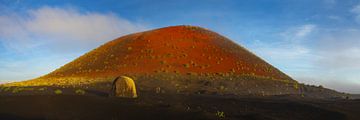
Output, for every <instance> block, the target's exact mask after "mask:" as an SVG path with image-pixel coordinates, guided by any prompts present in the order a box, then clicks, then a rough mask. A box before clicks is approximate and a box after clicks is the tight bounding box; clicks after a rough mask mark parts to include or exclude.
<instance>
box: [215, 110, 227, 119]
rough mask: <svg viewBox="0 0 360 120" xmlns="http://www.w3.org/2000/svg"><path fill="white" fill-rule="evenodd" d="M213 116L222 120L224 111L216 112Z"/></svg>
mask: <svg viewBox="0 0 360 120" xmlns="http://www.w3.org/2000/svg"><path fill="white" fill-rule="evenodd" d="M215 116H216V117H218V118H219V119H224V118H225V113H224V111H216V113H215Z"/></svg>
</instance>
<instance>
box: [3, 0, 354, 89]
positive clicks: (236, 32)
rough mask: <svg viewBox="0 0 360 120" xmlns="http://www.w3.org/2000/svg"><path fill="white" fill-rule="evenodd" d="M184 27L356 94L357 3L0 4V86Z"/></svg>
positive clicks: (144, 0)
mask: <svg viewBox="0 0 360 120" xmlns="http://www.w3.org/2000/svg"><path fill="white" fill-rule="evenodd" d="M184 24H186V25H196V26H201V27H205V28H208V29H211V30H213V31H215V32H218V33H220V34H222V35H224V36H226V37H228V38H230V39H231V40H234V41H235V42H237V43H238V44H240V45H242V46H244V47H246V48H247V49H249V50H250V51H252V52H254V53H255V54H257V55H258V56H260V57H262V58H263V59H265V60H266V61H268V62H269V63H271V64H272V65H274V66H275V67H278V68H279V69H281V70H282V71H284V72H285V73H287V74H289V75H290V76H292V77H293V78H295V79H297V80H298V81H299V82H303V83H306V84H315V85H323V86H326V87H329V88H332V89H336V90H339V91H343V92H351V93H360V0H256V1H255V0H181V1H180V0H167V1H157V0H131V1H125V0H124V1H119V0H103V1H88V0H77V1H74V0H58V1H57V0H49V1H35V0H17V1H16V0H0V83H4V82H12V81H20V80H26V79H31V78H35V77H38V76H40V75H44V74H46V73H49V72H51V71H53V70H55V69H56V68H58V67H60V66H62V65H64V64H66V63H67V62H70V61H71V60H73V59H75V58H77V57H78V56H80V55H82V54H84V53H86V52H87V51H89V50H91V49H93V48H96V47H97V46H99V45H101V44H103V43H106V42H107V41H110V40H112V39H114V38H117V37H120V36H122V35H126V34H129V33H133V32H139V31H143V30H150V29H154V28H159V27H165V26H173V25H184Z"/></svg>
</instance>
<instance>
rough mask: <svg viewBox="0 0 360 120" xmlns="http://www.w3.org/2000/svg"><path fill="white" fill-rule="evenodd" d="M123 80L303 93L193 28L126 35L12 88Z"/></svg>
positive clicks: (194, 89)
mask: <svg viewBox="0 0 360 120" xmlns="http://www.w3.org/2000/svg"><path fill="white" fill-rule="evenodd" d="M120 75H128V76H131V77H132V78H134V79H135V81H136V84H137V85H138V86H139V89H140V90H155V89H158V88H161V90H160V91H161V92H165V91H166V92H177V93H198V94H202V93H207V94H218V93H221V94H235V95H236V94H241V95H244V94H256V95H282V94H303V93H304V92H303V91H304V90H303V88H304V87H302V85H300V84H298V82H296V81H295V80H293V79H292V78H291V77H289V76H288V75H286V74H285V73H283V72H281V71H280V70H278V69H277V68H275V67H273V66H272V65H270V64H269V63H267V62H265V61H264V60H262V59H261V58H259V57H257V56H256V55H254V54H253V53H251V52H249V51H248V50H247V49H245V48H244V47H241V46H240V45H238V44H236V43H234V42H232V41H231V40H229V39H227V38H226V37H224V36H221V35H219V34H218V33H215V32H212V31H210V30H207V29H204V28H201V27H195V26H172V27H165V28H160V29H155V30H150V31H145V32H140V33H135V34H130V35H126V36H123V37H120V38H117V39H115V40H113V41H110V42H108V43H106V44H104V45H102V46H100V47H98V48H96V49H94V50H92V51H90V52H88V53H86V54H85V55H83V56H81V57H79V58H77V59H75V60H74V61H72V62H70V63H68V64H66V65H64V66H62V67H60V68H59V69H57V70H55V71H53V72H51V73H49V74H47V75H44V76H42V77H40V78H37V79H34V80H29V81H25V82H19V83H12V85H34V86H39V85H57V86H93V87H94V86H95V87H99V86H101V85H100V83H104V84H106V85H105V87H103V88H104V89H105V88H109V87H108V86H109V84H110V83H111V81H112V80H113V78H114V77H116V76H120ZM10 85H11V84H10ZM103 86H104V85H103ZM106 86H107V87H106Z"/></svg>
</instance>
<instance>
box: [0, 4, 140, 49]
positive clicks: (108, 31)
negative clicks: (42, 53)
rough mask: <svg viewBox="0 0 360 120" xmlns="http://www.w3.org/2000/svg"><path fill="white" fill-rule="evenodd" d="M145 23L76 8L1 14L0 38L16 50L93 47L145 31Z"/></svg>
mask: <svg viewBox="0 0 360 120" xmlns="http://www.w3.org/2000/svg"><path fill="white" fill-rule="evenodd" d="M144 29H145V27H144V25H143V24H139V23H134V22H130V21H128V20H126V19H123V18H120V17H118V16H116V15H114V14H111V13H107V14H102V13H96V12H79V11H77V10H76V9H75V8H65V9H64V8H57V7H42V8H39V9H34V10H28V11H27V12H26V14H25V15H23V14H18V13H15V12H14V13H8V14H5V15H0V39H1V40H3V41H1V42H3V43H4V44H5V45H6V47H8V48H9V49H13V50H17V51H24V50H25V51H26V50H27V49H32V48H36V47H39V46H45V47H47V48H50V49H55V50H60V51H61V50H64V48H66V49H65V50H68V51H69V50H74V49H75V50H77V49H78V48H87V49H89V48H94V47H96V46H97V45H99V44H101V43H104V42H105V41H109V40H112V39H114V38H116V37H120V36H122V35H124V34H129V33H133V32H138V31H142V30H144Z"/></svg>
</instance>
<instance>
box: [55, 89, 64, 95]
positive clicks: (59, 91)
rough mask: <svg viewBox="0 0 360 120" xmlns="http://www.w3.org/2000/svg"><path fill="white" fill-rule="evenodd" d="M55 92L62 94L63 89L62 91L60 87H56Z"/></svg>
mask: <svg viewBox="0 0 360 120" xmlns="http://www.w3.org/2000/svg"><path fill="white" fill-rule="evenodd" d="M54 93H55V94H57V95H59V94H62V91H61V90H60V89H56V90H55V91H54Z"/></svg>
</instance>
